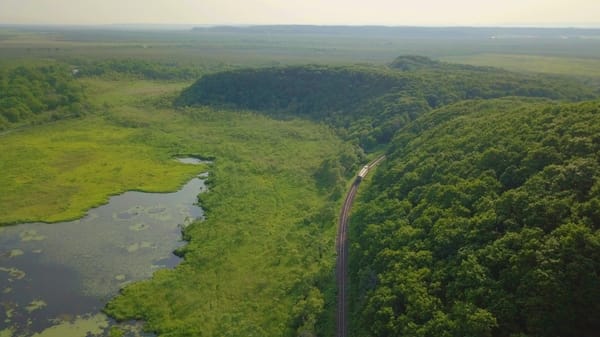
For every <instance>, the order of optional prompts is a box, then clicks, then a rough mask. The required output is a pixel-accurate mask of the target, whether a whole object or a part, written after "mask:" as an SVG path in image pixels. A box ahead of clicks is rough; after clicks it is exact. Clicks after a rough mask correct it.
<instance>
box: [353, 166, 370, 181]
mask: <svg viewBox="0 0 600 337" xmlns="http://www.w3.org/2000/svg"><path fill="white" fill-rule="evenodd" d="M367 173H369V165H365V166H363V168H362V169H361V170H360V171H359V172H358V175H357V176H356V178H357V179H359V180H363V179H364V178H365V177H366V176H367Z"/></svg>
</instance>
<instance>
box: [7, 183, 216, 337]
mask: <svg viewBox="0 0 600 337" xmlns="http://www.w3.org/2000/svg"><path fill="white" fill-rule="evenodd" d="M205 189H206V187H205V186H204V181H203V180H201V179H199V178H194V179H192V180H191V181H190V182H188V183H187V184H186V185H185V186H184V187H183V188H182V189H181V190H180V191H178V192H175V193H164V194H158V193H141V192H126V193H124V194H122V195H119V196H115V197H112V198H111V199H110V202H109V203H108V204H107V205H104V206H101V207H98V208H95V209H92V210H90V211H89V212H88V214H87V215H86V216H85V217H84V218H82V219H80V220H76V221H70V222H62V223H56V224H41V223H29V224H22V225H17V226H12V227H5V228H2V230H0V336H2V337H4V336H11V335H13V334H14V335H15V336H31V335H34V334H35V333H39V332H43V333H42V334H40V335H39V336H50V335H53V334H56V333H59V332H56V331H79V332H73V334H72V335H73V336H85V335H86V333H87V332H85V333H83V334H82V333H81V331H80V330H77V329H80V328H81V326H80V325H74V324H75V322H80V323H81V324H83V325H85V324H88V325H89V324H90V322H98V320H100V323H98V324H96V325H95V326H96V328H100V330H99V331H91V330H86V331H91V332H92V333H100V334H103V333H104V332H102V331H103V329H104V328H106V327H107V326H108V322H107V321H106V318H105V317H102V316H103V315H100V316H98V313H99V312H100V310H101V309H102V307H103V306H104V305H105V304H106V302H107V301H108V300H109V299H110V298H111V297H113V296H114V295H116V294H117V292H118V290H119V289H120V288H121V287H123V286H124V285H125V284H127V283H129V282H132V281H136V280H141V279H144V278H148V277H150V276H151V275H152V273H153V271H154V270H156V269H158V268H165V267H173V266H175V265H176V264H177V263H178V262H179V259H178V258H177V257H175V256H174V255H173V254H172V251H173V250H174V249H175V248H177V247H179V246H181V245H182V244H183V242H181V228H182V227H184V226H186V225H188V224H189V223H191V222H192V221H194V220H195V219H198V218H202V209H201V208H200V207H198V206H197V205H195V203H196V200H197V195H198V193H200V192H202V191H204V190H205ZM84 323H85V324H84ZM70 325H73V326H72V329H71V330H68V329H67V330H64V329H66V328H69V326H70ZM49 327H51V328H50V329H48V328H49ZM45 329H46V330H45ZM60 329H63V330H60ZM73 329H74V330H73ZM52 331H54V332H52ZM59 334H60V335H62V336H67V334H66V333H65V332H62V333H59Z"/></svg>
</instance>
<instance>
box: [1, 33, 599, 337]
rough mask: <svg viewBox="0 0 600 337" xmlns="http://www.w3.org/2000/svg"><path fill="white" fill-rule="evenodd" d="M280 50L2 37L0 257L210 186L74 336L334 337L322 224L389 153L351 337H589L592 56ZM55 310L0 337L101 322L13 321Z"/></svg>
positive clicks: (283, 38) (424, 44)
mask: <svg viewBox="0 0 600 337" xmlns="http://www.w3.org/2000/svg"><path fill="white" fill-rule="evenodd" d="M288 28H289V27H288ZM288 28H286V29H284V30H283V31H278V29H279V28H277V29H275V28H273V27H262V28H260V27H258V28H255V29H257V30H258V31H255V30H252V29H251V30H249V31H248V30H244V29H243V28H232V27H229V28H228V27H222V28H219V29H217V28H214V29H208V28H198V29H194V30H191V31H187V32H179V31H173V32H171V31H163V32H158V31H156V32H153V31H148V32H145V31H128V32H120V31H118V30H116V29H115V30H106V31H103V30H101V29H99V28H98V30H89V31H86V30H81V31H78V30H77V29H65V30H63V31H61V30H58V31H56V32H53V33H52V34H46V32H44V31H42V32H39V31H38V30H36V29H42V28H35V29H34V28H31V30H28V31H19V30H17V29H15V30H14V31H12V30H4V31H3V30H2V29H0V171H2V175H0V191H2V193H0V237H1V235H2V230H3V229H4V227H2V226H15V227H17V226H19V225H18V224H19V223H26V222H42V223H41V224H40V225H41V226H52V225H53V223H54V222H61V221H66V220H74V219H80V218H81V217H83V216H85V214H86V212H87V211H88V210H89V209H91V208H92V207H96V206H98V205H102V204H105V203H107V202H108V200H109V199H110V198H111V196H114V195H117V194H120V193H123V192H125V191H143V192H161V193H162V192H172V191H175V190H177V189H178V188H180V187H181V186H182V184H183V183H185V182H186V181H189V180H190V179H192V178H193V177H197V176H198V174H200V173H201V172H200V171H202V170H208V172H207V177H208V178H207V180H206V183H207V187H208V192H207V193H203V194H200V195H199V196H198V198H197V201H198V204H199V205H200V206H201V207H202V209H203V211H204V215H205V219H203V220H198V221H194V222H193V223H191V224H189V226H187V225H186V226H183V225H182V226H181V227H180V228H179V229H178V232H177V233H178V235H179V232H181V237H182V240H183V241H185V244H183V243H182V246H180V247H178V248H177V249H176V250H175V251H174V254H176V255H177V256H178V257H179V258H181V259H180V260H178V261H179V262H177V263H176V266H175V267H173V268H170V269H169V268H161V267H160V266H158V265H157V266H156V267H157V268H159V270H156V271H155V272H154V273H153V276H152V277H151V278H148V279H145V280H142V281H135V282H131V283H130V282H129V281H126V282H123V283H122V285H123V286H122V288H121V290H120V291H119V292H118V293H116V292H115V293H114V296H113V297H112V298H103V299H102V301H103V304H102V306H101V307H100V308H98V311H101V312H102V315H104V318H103V319H104V322H105V325H102V324H100V325H99V327H98V326H96V327H95V328H96V330H93V329H90V330H87V331H88V335H90V336H92V335H93V336H110V337H117V336H129V335H130V334H129V333H130V331H129V330H128V328H126V325H127V324H128V323H131V321H139V322H142V323H143V330H144V332H148V333H152V334H156V335H157V336H169V337H176V336H177V337H178V336H190V337H191V336H194V337H195V336H231V337H234V336H298V337H317V336H319V337H322V336H332V335H334V334H335V310H336V306H335V304H336V295H337V294H336V291H337V290H336V286H335V282H336V280H335V279H336V275H335V265H336V250H335V245H336V236H335V235H336V234H335V233H336V227H337V221H338V215H339V212H340V208H341V206H342V202H343V199H344V196H345V192H346V190H347V189H348V187H349V186H351V185H352V184H357V183H356V181H355V179H356V173H357V171H358V170H359V169H360V168H361V167H363V165H365V164H366V163H368V162H369V160H373V159H374V158H377V157H379V156H381V155H384V154H385V156H386V159H385V160H384V161H383V162H381V164H379V165H378V166H377V167H375V168H373V169H372V171H371V173H369V175H368V176H367V177H366V178H365V179H363V180H362V181H361V182H360V189H359V192H358V195H357V197H356V202H355V204H354V206H353V208H352V213H351V217H350V233H349V244H350V249H349V254H350V255H349V258H350V261H349V278H350V280H349V286H350V294H349V300H350V304H349V309H350V317H349V322H350V324H349V336H351V337H379V336H381V337H383V336H411V337H412V336H414V337H571V336H581V337H594V336H596V335H597V334H598V331H600V320H599V319H598V312H600V231H599V230H600V85H599V84H600V80H599V78H598V77H597V75H594V72H595V71H597V69H595V67H596V65H597V58H594V55H596V54H597V51H598V50H600V49H599V48H600V47H598V45H597V42H596V40H597V41H600V39H596V40H591V39H590V40H586V41H579V40H575V39H573V40H571V41H564V40H562V39H560V40H557V41H554V42H553V43H549V42H548V41H550V38H548V37H546V39H540V40H532V41H529V40H526V39H520V38H519V39H514V40H513V39H510V38H504V39H498V41H491V40H490V39H489V37H488V35H489V34H488V33H489V32H488V31H487V30H486V29H482V31H480V32H479V31H478V34H481V36H479V35H478V36H477V37H474V36H470V35H468V34H467V35H468V36H467V37H466V38H456V40H452V39H449V38H448V39H447V38H446V37H439V38H436V39H432V40H427V39H423V40H420V39H419V38H420V36H421V35H420V34H424V33H423V32H420V31H419V29H416V28H415V29H416V31H417V32H416V33H418V34H417V35H416V36H417V37H415V36H413V35H410V34H413V32H412V30H413V29H411V28H406V32H405V33H406V34H409V35H407V36H406V37H402V38H394V37H393V36H395V35H393V34H392V32H391V31H390V32H387V31H388V30H387V29H384V28H381V29H382V31H383V32H384V33H385V34H384V35H377V34H380V33H381V32H380V33H377V32H378V31H379V29H374V30H373V31H370V30H369V29H367V30H366V31H365V32H363V33H361V34H363V35H364V36H363V35H360V34H359V35H356V34H354V33H353V32H354V30H353V29H354V28H352V29H350V30H349V31H348V32H346V33H343V32H344V31H345V28H339V27H338V28H335V27H331V28H323V27H303V28H301V29H300V31H299V32H300V33H298V34H296V33H294V34H291V33H290V32H289V31H287V29H288ZM238 29H239V30H240V31H239V32H238ZM262 29H265V30H266V33H263V32H262V31H261V30H262ZM273 29H275V30H273ZM290 29H291V28H290ZM294 29H297V27H296V28H294ZM330 29H332V30H333V31H332V32H333V33H334V34H333V35H327V34H329V33H326V32H327V31H329V30H330ZM338 29H339V30H340V31H339V32H338ZM356 29H357V31H362V30H361V29H362V28H361V29H359V28H356ZM398 30H399V31H400V30H402V29H401V28H398ZM393 31H394V32H395V31H396V28H394V29H393ZM515 31H520V30H519V29H515ZM386 32H387V33H386ZM459 32H460V33H461V34H462V32H463V30H462V29H459ZM465 32H467V33H468V32H470V30H469V29H466V28H465ZM511 32H513V31H512V30H509V31H507V34H508V33H511ZM416 33H415V34H416ZM433 33H435V32H433ZM433 33H428V34H433ZM447 33H448V34H450V35H451V33H452V32H447ZM525 33H528V32H527V31H526V32H525ZM525 33H523V34H525ZM547 33H548V34H550V33H551V32H547ZM263 34H266V35H263ZM345 34H346V35H345ZM452 34H453V33H452ZM465 34H466V33H465ZM355 35H356V36H355ZM341 37H343V38H341ZM454 44H456V45H454ZM400 46H401V47H400ZM514 46H518V47H519V48H521V49H520V50H521V52H522V53H524V54H523V55H521V56H519V57H516V56H514V55H513V56H510V57H509V55H510V53H513V52H515V51H514V49H515V48H514ZM567 46H574V47H573V50H567V49H566V47H567ZM575 47H577V48H575ZM477 48H479V49H477ZM519 48H516V49H519ZM515 53H516V52H515ZM525 53H528V54H525ZM421 54H423V55H426V56H420V55H421ZM398 55H401V56H398ZM576 57H578V59H577V60H579V61H580V64H579V66H581V67H582V68H579V66H574V65H572V64H571V63H570V62H571V60H572V59H574V58H576ZM584 57H587V58H590V59H589V60H587V61H586V62H584V61H581V60H584ZM463 59H464V60H471V61H472V63H473V64H477V65H467V64H458V63H448V62H445V61H443V60H453V61H456V62H459V61H461V60H463ZM523 60H526V61H527V62H532V63H535V62H536V61H539V60H542V61H543V62H544V67H543V68H544V69H545V70H544V71H541V72H533V71H522V69H524V68H527V67H529V63H527V64H525V65H524V64H522V63H519V62H524V61H523ZM500 61H502V62H501V63H502V64H505V63H506V62H509V61H510V62H512V63H510V62H509V64H508V66H507V67H506V68H507V69H508V68H510V69H515V70H517V71H518V72H515V71H510V70H507V69H501V68H495V67H492V66H491V65H494V64H495V62H500ZM540 66H541V65H540ZM558 66H560V67H559V68H560V69H558V68H557V67H558ZM586 66H587V67H588V68H585V67H586ZM546 67H547V68H546ZM553 67H555V68H556V69H558V70H559V71H558V70H556V69H555V70H556V71H554V70H553V69H552V68H553ZM571 67H574V68H577V69H576V70H577V71H576V72H574V71H573V69H574V68H571ZM575 74H576V75H577V76H575ZM588 74H589V76H588ZM188 155H190V156H192V157H194V158H210V160H211V163H205V164H202V165H200V166H190V165H184V164H181V163H179V162H177V161H176V160H175V158H179V157H181V156H188ZM115 216H116V215H115ZM142 227H143V226H142ZM25 234H28V233H25ZM130 234H131V235H135V233H134V232H132V233H130ZM32 237H33V238H39V237H37V236H35V235H32V234H31V233H29V234H28V235H23V236H19V238H21V239H22V240H25V239H31V238H32ZM173 249H175V248H173ZM30 253H32V252H30V251H18V250H13V251H8V252H6V251H4V250H0V263H5V262H6V261H14V260H10V259H19V258H24V257H27V256H30V255H32V254H30ZM43 253H44V252H37V253H36V254H43ZM44 257H45V256H44ZM171 258H174V259H177V258H176V257H175V256H172V257H171ZM152 267H155V265H153V266H152ZM14 275H17V276H18V275H19V273H18V272H16V271H15V270H14V269H9V268H5V267H4V265H3V264H2V265H0V276H2V277H4V278H2V279H0V281H5V278H6V279H7V280H9V281H7V282H9V283H10V282H13V281H14V282H17V281H20V280H17V279H16V278H15V277H14ZM29 276H30V275H27V277H29ZM116 276H117V277H120V276H121V275H106V278H107V279H110V280H111V281H114V280H113V279H114V278H115V277H116ZM27 277H25V276H23V278H24V280H27ZM7 284H8V283H7ZM3 285H4V284H3V283H0V286H3ZM11 291H13V289H12V286H11V284H9V285H8V286H6V287H4V286H3V287H0V293H1V294H3V295H4V294H7V296H8V294H11V295H12V293H11ZM40 300H43V299H40ZM41 302H43V301H38V302H35V303H38V304H40V303H41ZM30 303H33V302H28V303H26V304H30ZM35 303H34V304H35ZM28 308H33V309H31V311H28V310H29V309H28ZM17 309H18V310H17ZM50 309H52V310H53V308H52V304H51V303H49V304H48V308H46V309H44V308H43V307H42V308H35V306H34V307H28V306H23V305H21V307H17V305H16V304H15V303H11V302H10V301H8V300H5V299H4V298H2V297H0V337H25V336H36V337H38V336H39V337H47V336H51V334H50V333H48V334H44V332H46V330H44V329H46V328H49V329H50V330H51V329H53V328H54V327H55V326H53V324H56V326H59V327H60V328H65V329H72V330H69V331H76V332H73V333H71V334H60V333H59V334H58V335H61V336H66V337H75V336H80V335H81V331H80V330H73V329H75V328H76V327H75V322H76V321H78V320H80V319H81V318H84V320H85V318H90V317H92V315H94V314H99V312H95V313H82V315H81V316H77V317H73V316H72V315H68V314H63V313H53V314H55V316H52V317H51V319H45V324H46V325H43V324H41V325H40V326H37V325H36V324H38V322H37V321H36V322H34V323H32V322H33V321H34V320H35V319H37V315H39V316H40V317H41V316H42V314H43V313H45V311H44V310H48V311H51V310H50ZM19 310H20V311H19ZM22 312H28V313H29V314H30V316H28V317H21V316H19V313H22ZM32 312H33V313H32ZM23 322H24V323H23ZM103 324H104V323H103ZM42 325H43V326H42ZM97 325H98V324H97ZM57 331H58V330H57ZM91 331H100V332H98V333H96V332H91ZM50 332H51V331H50ZM139 333H140V332H138V335H139ZM54 335H57V334H56V333H55V334H54ZM133 335H135V334H131V336H133Z"/></svg>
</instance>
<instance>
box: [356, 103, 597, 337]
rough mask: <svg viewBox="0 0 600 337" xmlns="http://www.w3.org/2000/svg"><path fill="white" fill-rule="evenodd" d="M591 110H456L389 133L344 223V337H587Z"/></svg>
mask: <svg viewBox="0 0 600 337" xmlns="http://www.w3.org/2000/svg"><path fill="white" fill-rule="evenodd" d="M599 135H600V103H598V102H588V103H578V104H558V103H551V102H547V101H542V100H532V99H527V100H523V99H515V98H510V99H495V100H475V101H467V102H461V103H458V104H455V105H450V106H446V107H443V108H440V109H438V110H435V111H432V112H430V113H427V114H426V115H424V116H422V117H421V118H419V119H417V120H416V121H415V122H413V123H412V124H410V125H409V126H408V127H407V128H405V129H404V130H402V131H401V132H399V134H398V135H397V136H396V137H395V139H394V140H393V142H392V144H391V149H390V151H389V155H388V160H387V161H386V163H385V164H384V165H383V166H382V167H381V168H380V169H379V170H378V172H377V174H376V175H375V176H374V178H373V181H372V184H370V185H369V186H368V187H367V188H365V189H364V192H363V193H364V194H363V198H362V200H361V203H360V207H359V209H358V211H357V212H356V213H355V215H354V217H353V220H352V226H351V228H352V234H351V241H352V242H353V246H352V248H351V268H350V270H351V274H352V277H351V278H352V280H351V281H352V282H351V284H352V286H353V294H352V298H353V317H352V320H351V321H352V322H353V323H354V326H353V329H351V330H352V331H354V332H355V333H354V336H522V337H524V336H540V337H542V336H548V337H550V336H596V335H597V332H598V331H600V321H599V320H598V316H597V313H598V312H599V311H600V302H598V299H599V298H600V275H599V273H600V232H599V231H598V229H599V227H600V164H599V163H600V137H599Z"/></svg>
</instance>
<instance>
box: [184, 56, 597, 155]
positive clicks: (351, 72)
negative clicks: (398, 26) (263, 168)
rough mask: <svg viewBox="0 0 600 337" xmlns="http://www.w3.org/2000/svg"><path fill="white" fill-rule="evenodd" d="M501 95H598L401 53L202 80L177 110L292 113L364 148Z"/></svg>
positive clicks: (562, 83)
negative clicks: (381, 62)
mask: <svg viewBox="0 0 600 337" xmlns="http://www.w3.org/2000/svg"><path fill="white" fill-rule="evenodd" d="M505 96H525V97H544V98H549V99H556V100H581V99H590V98H593V97H595V95H594V93H593V91H592V90H590V89H589V88H587V87H584V86H582V85H580V84H578V83H576V82H573V81H570V80H566V79H557V78H551V77H541V76H529V75H527V76H526V75H520V74H516V73H510V72H506V71H502V70H499V69H493V68H483V67H473V66H462V65H452V64H447V63H441V62H437V61H433V60H430V59H427V58H425V57H415V56H404V57H400V58H398V59H397V60H395V61H394V62H393V63H392V64H391V66H390V68H379V67H367V66H346V67H331V66H317V65H312V66H291V67H281V68H263V69H243V70H234V71H228V72H222V73H217V74H212V75H207V76H204V77H202V78H201V79H200V80H198V81H197V82H196V83H195V84H194V85H192V86H191V87H190V88H188V89H187V90H185V91H184V92H183V93H182V95H181V96H180V97H179V98H178V99H177V101H176V104H177V105H179V106H187V105H212V106H226V107H230V108H237V109H251V110H258V111H263V112H266V113H268V114H270V115H274V116H282V115H290V114H291V115H296V116H303V117H306V118H311V119H314V120H318V121H326V122H328V123H329V124H331V125H333V126H335V127H337V128H342V129H345V131H344V132H343V134H344V135H346V136H347V138H349V139H359V140H360V143H361V145H362V146H363V147H365V148H370V147H373V146H375V145H377V144H385V143H387V142H389V140H390V139H391V137H392V135H393V133H394V132H395V131H396V130H398V129H399V128H401V127H402V126H404V125H405V124H406V123H407V122H409V121H411V120H413V119H414V118H415V117H417V116H419V115H421V114H422V113H424V112H426V111H429V110H430V109H433V108H437V107H440V106H443V105H445V104H451V103H454V102H457V101H460V100H464V99H473V98H497V97H505Z"/></svg>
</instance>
